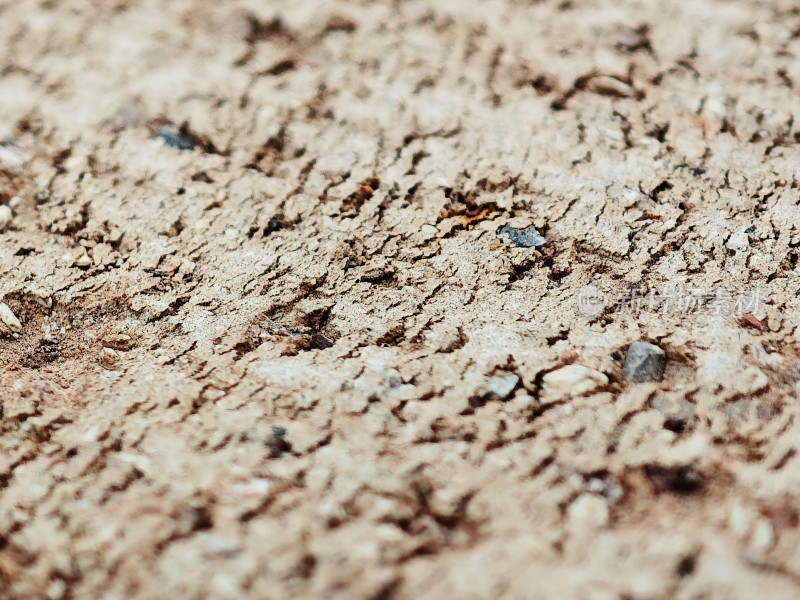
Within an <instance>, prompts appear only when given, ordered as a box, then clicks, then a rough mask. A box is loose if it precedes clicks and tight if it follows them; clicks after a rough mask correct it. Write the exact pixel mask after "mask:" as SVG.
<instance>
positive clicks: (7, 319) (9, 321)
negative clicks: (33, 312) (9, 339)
mask: <svg viewBox="0 0 800 600" xmlns="http://www.w3.org/2000/svg"><path fill="white" fill-rule="evenodd" d="M0 321H2V322H3V324H4V325H5V326H6V328H7V329H10V330H11V331H12V332H14V333H18V332H20V331H22V323H20V322H19V319H18V318H17V316H16V315H15V314H14V313H13V312H11V309H10V308H8V305H7V304H6V303H5V302H0Z"/></svg>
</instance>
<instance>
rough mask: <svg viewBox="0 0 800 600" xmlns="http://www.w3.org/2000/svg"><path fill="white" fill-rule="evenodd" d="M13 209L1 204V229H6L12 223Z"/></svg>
mask: <svg viewBox="0 0 800 600" xmlns="http://www.w3.org/2000/svg"><path fill="white" fill-rule="evenodd" d="M12 216H13V215H12V214H11V209H10V208H9V207H8V206H6V205H5V204H2V205H0V231H5V230H6V227H8V226H9V224H10V223H11V218H12Z"/></svg>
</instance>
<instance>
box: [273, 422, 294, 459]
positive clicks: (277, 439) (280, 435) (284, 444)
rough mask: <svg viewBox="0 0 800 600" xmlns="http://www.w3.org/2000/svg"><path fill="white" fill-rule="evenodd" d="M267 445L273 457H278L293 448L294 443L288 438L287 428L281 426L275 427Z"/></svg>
mask: <svg viewBox="0 0 800 600" xmlns="http://www.w3.org/2000/svg"><path fill="white" fill-rule="evenodd" d="M267 446H268V447H269V449H270V454H271V456H272V457H273V458H278V457H279V456H280V455H281V454H283V453H284V452H288V451H289V450H291V449H292V445H291V444H290V443H289V442H288V441H287V440H286V428H285V427H279V426H276V427H273V428H272V432H271V433H270V434H269V438H268V439H267Z"/></svg>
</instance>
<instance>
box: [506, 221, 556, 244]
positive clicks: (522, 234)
mask: <svg viewBox="0 0 800 600" xmlns="http://www.w3.org/2000/svg"><path fill="white" fill-rule="evenodd" d="M500 235H505V236H507V237H508V240H509V241H510V242H511V243H512V244H514V245H515V246H516V247H517V248H541V247H542V246H544V245H545V244H546V243H547V240H546V239H544V238H543V237H542V236H541V235H540V234H539V232H538V231H536V228H535V227H527V228H525V229H514V228H513V227H509V226H508V225H503V227H501V228H500V231H499V232H498V237H499V236H500Z"/></svg>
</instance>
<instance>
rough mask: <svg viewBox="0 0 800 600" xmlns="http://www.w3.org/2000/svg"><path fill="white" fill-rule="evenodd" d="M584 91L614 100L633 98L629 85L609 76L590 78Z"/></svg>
mask: <svg viewBox="0 0 800 600" xmlns="http://www.w3.org/2000/svg"><path fill="white" fill-rule="evenodd" d="M586 89H588V90H589V91H590V92H594V93H595V94H599V95H601V96H612V97H615V98H628V97H630V96H633V88H632V87H631V86H630V85H628V84H627V83H625V82H624V81H620V80H619V79H617V78H616V77H611V76H609V75H598V76H596V77H592V79H591V80H589V83H588V85H587V86H586Z"/></svg>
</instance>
